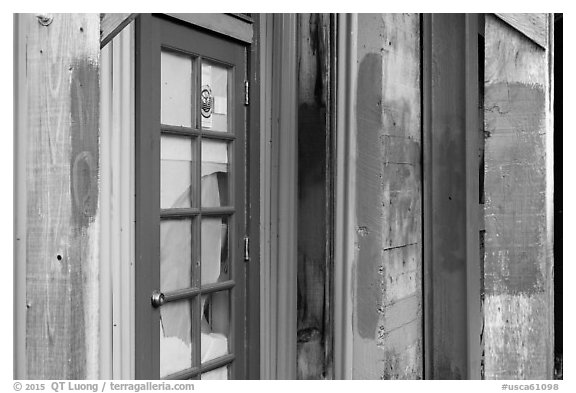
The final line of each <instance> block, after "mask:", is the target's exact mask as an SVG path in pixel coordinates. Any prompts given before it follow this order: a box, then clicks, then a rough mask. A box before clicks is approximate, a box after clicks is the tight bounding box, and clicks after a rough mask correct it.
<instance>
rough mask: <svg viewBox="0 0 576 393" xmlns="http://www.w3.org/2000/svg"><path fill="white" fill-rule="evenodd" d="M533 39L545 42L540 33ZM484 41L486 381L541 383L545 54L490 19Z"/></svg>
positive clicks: (545, 373)
mask: <svg viewBox="0 0 576 393" xmlns="http://www.w3.org/2000/svg"><path fill="white" fill-rule="evenodd" d="M545 18H546V15H544V14H541V15H540V16H539V19H545ZM538 33H539V34H541V35H544V36H545V37H548V30H547V29H545V31H542V30H540V31H539V32H538ZM485 42H486V44H485V45H486V47H485V51H486V62H485V97H484V100H485V104H484V105H485V115H484V116H485V184H484V187H485V226H486V233H485V256H484V273H485V277H484V285H485V300H484V302H485V303H484V318H485V332H484V343H485V378H486V379H546V378H551V377H552V363H553V362H552V341H551V340H552V339H553V331H552V327H551V326H552V320H551V318H552V308H553V304H552V298H551V286H552V285H553V283H552V275H551V271H552V264H553V259H552V254H551V252H552V251H551V250H552V244H550V239H551V236H550V231H551V230H552V228H551V226H550V221H549V214H548V213H547V209H548V208H547V206H548V205H549V204H550V203H551V201H550V200H549V199H550V195H549V194H548V193H547V182H550V181H552V179H551V178H550V177H549V173H548V174H547V166H548V165H549V160H550V157H549V156H548V152H549V151H550V148H551V146H547V144H548V143H549V142H548V140H549V138H548V137H549V136H550V133H551V132H552V129H551V127H550V122H549V116H550V112H549V106H548V105H549V104H548V103H549V94H550V91H549V83H550V82H549V66H550V64H549V57H548V55H549V54H548V51H547V50H546V49H544V48H543V47H541V46H538V45H536V44H535V43H534V42H532V41H531V40H528V39H527V38H526V37H525V36H524V35H523V34H521V33H520V32H519V31H517V30H516V29H515V28H513V27H511V26H510V25H508V24H506V23H504V22H502V21H501V20H500V19H498V18H496V17H494V16H491V15H487V16H486V26H485Z"/></svg>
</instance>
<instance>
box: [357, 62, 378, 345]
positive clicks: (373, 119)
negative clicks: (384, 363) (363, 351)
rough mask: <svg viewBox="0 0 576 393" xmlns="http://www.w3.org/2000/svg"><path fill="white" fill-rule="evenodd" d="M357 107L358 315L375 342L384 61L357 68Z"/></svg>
mask: <svg viewBox="0 0 576 393" xmlns="http://www.w3.org/2000/svg"><path fill="white" fill-rule="evenodd" d="M357 95H358V104H357V105H358V106H357V113H358V117H357V130H358V139H357V141H358V142H357V146H358V147H357V148H358V152H357V157H358V164H357V165H358V166H357V173H356V178H357V179H358V183H357V186H356V187H357V188H358V190H359V191H360V192H358V201H357V203H358V204H357V220H358V228H365V230H362V231H360V232H359V233H360V234H361V236H359V238H358V243H359V247H360V250H359V255H358V261H359V262H358V275H357V281H356V288H357V296H356V313H357V318H358V319H357V326H358V333H359V334H360V336H362V337H364V338H372V339H373V338H374V332H375V330H376V323H377V321H378V314H377V312H376V305H377V304H378V302H379V298H380V295H379V285H378V281H377V275H376V274H375V273H376V272H377V270H378V267H377V266H378V261H379V260H380V254H381V252H380V244H381V243H382V216H381V202H380V198H381V197H380V195H381V192H382V191H381V180H380V177H381V175H382V174H381V170H380V167H381V162H382V152H381V150H380V148H379V146H380V144H379V143H378V134H379V132H380V130H381V129H382V113H381V110H380V109H379V106H378V103H379V102H380V100H381V99H382V58H381V56H380V55H379V54H373V53H372V54H368V55H366V56H365V57H364V58H363V59H362V60H361V62H360V66H359V67H358V90H357Z"/></svg>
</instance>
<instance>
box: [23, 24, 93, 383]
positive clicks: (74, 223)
mask: <svg viewBox="0 0 576 393" xmlns="http://www.w3.org/2000/svg"><path fill="white" fill-rule="evenodd" d="M19 17H20V18H21V20H22V21H23V23H25V26H26V29H25V31H23V34H24V35H25V38H24V39H25V41H26V46H25V51H26V56H25V58H26V64H25V68H24V69H25V70H26V73H25V79H24V80H23V81H22V85H21V86H20V88H21V89H22V94H25V95H26V96H27V101H26V102H25V105H26V109H25V110H24V111H22V116H24V118H25V119H24V121H25V122H26V124H27V130H26V131H27V133H28V135H27V146H26V149H25V152H24V153H25V154H26V192H27V209H26V236H27V239H26V307H27V311H26V337H25V340H26V366H27V372H26V375H25V377H26V378H29V379H85V378H88V379H94V378H98V375H99V370H98V346H99V331H98V320H99V303H98V273H99V271H98V225H99V223H98V218H97V213H98V199H99V180H98V171H99V169H98V168H99V148H98V135H99V129H98V125H99V124H98V123H99V121H98V119H99V115H98V114H99V49H100V17H99V15H98V14H54V15H33V14H23V15H20V16H19Z"/></svg>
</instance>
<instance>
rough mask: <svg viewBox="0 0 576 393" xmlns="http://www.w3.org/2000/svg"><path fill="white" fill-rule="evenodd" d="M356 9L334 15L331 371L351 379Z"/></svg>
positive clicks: (339, 377) (354, 204) (354, 195)
mask: <svg viewBox="0 0 576 393" xmlns="http://www.w3.org/2000/svg"><path fill="white" fill-rule="evenodd" d="M357 32H358V15H357V14H339V15H338V66H337V68H338V70H337V72H338V87H337V100H338V101H337V111H336V112H337V120H336V123H337V125H336V145H337V146H336V159H335V162H336V195H335V202H336V210H335V216H336V217H335V228H334V376H335V378H336V379H352V378H353V374H352V361H353V341H352V339H353V336H352V333H353V330H352V329H353V326H352V323H353V322H352V314H353V303H352V301H353V287H352V275H353V263H354V261H355V248H354V242H355V227H356V214H355V213H356V189H355V187H354V185H355V184H356V182H355V177H356V83H357V77H356V74H357V45H358V42H357Z"/></svg>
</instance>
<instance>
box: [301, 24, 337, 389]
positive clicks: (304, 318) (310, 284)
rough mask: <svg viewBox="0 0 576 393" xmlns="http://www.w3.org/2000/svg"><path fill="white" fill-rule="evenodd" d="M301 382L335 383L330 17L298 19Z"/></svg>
mask: <svg viewBox="0 0 576 393" xmlns="http://www.w3.org/2000/svg"><path fill="white" fill-rule="evenodd" d="M297 18H298V27H299V29H298V38H297V39H298V59H297V64H298V190H299V192H298V227H299V229H298V343H297V364H298V368H297V370H298V379H326V378H331V376H332V375H333V371H332V356H331V354H332V343H331V338H332V325H331V314H332V313H331V307H332V301H331V299H332V298H331V296H330V292H331V288H332V279H333V278H332V258H331V255H332V251H331V249H332V247H331V246H332V244H331V231H332V227H331V224H330V223H331V221H330V217H331V216H332V214H331V194H330V184H331V183H330V176H331V163H330V159H329V157H330V152H331V144H330V143H331V116H332V113H331V110H330V109H331V102H332V100H331V96H332V90H331V81H332V73H331V58H332V52H331V51H332V42H333V40H332V36H331V22H330V15H329V14H298V17H297Z"/></svg>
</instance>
